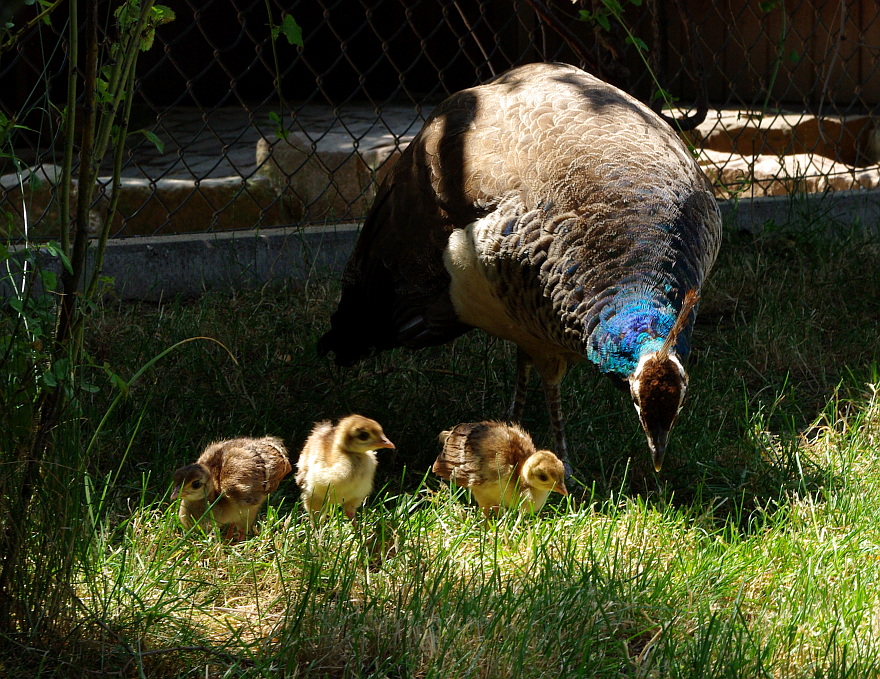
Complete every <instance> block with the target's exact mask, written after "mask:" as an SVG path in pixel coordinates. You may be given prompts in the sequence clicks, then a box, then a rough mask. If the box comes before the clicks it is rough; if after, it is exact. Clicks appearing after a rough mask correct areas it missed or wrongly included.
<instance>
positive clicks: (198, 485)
mask: <svg viewBox="0 0 880 679" xmlns="http://www.w3.org/2000/svg"><path fill="white" fill-rule="evenodd" d="M192 487H193V490H198V489H199V488H201V487H202V482H201V481H193V482H192Z"/></svg>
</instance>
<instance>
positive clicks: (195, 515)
mask: <svg viewBox="0 0 880 679" xmlns="http://www.w3.org/2000/svg"><path fill="white" fill-rule="evenodd" d="M291 469H292V467H291V465H290V460H289V459H288V454H287V448H285V447H284V442H283V441H282V440H281V439H279V438H275V437H274V436H266V437H263V438H259V439H255V438H238V439H231V440H228V441H219V442H217V443H212V444H211V445H209V446H208V447H207V448H205V452H203V453H202V454H201V455H200V456H199V459H198V460H197V461H196V463H195V464H191V465H187V466H186V467H181V468H180V469H178V470H177V471H175V472H174V492H173V494H172V496H171V499H172V500H175V499H177V498H180V509H179V510H178V515H179V516H180V521H181V523H182V524H183V525H184V526H185V527H186V528H192V527H193V526H194V525H195V524H196V523H199V525H201V526H202V528H204V529H208V528H210V526H211V521H212V520H213V521H214V522H216V523H217V525H220V526H228V527H227V530H226V538H227V539H233V538H237V539H243V538H245V537H247V535H248V534H249V533H250V532H251V530H252V528H253V525H254V521H255V520H256V517H257V512H258V511H259V510H260V507H261V506H262V505H263V503H264V502H265V501H266V498H267V497H268V495H269V493H273V492H275V491H276V490H278V484H280V483H281V480H282V479H283V478H284V477H285V476H287V474H289V473H290V471H291ZM218 498H219V499H218ZM211 505H213V507H212V508H211V511H210V513H209V512H208V508H209V507H211Z"/></svg>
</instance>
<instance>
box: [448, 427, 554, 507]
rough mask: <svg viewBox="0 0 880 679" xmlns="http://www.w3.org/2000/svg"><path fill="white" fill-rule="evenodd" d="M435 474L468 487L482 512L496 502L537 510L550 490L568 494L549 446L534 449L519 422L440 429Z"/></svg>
mask: <svg viewBox="0 0 880 679" xmlns="http://www.w3.org/2000/svg"><path fill="white" fill-rule="evenodd" d="M440 442H441V443H442V444H443V450H442V451H441V453H440V455H439V456H438V457H437V461H436V462H434V466H433V470H434V473H435V474H437V475H438V476H440V477H441V478H444V479H446V480H447V481H452V482H453V483H455V484H456V485H458V486H462V487H464V488H469V489H470V490H471V492H472V493H473V495H474V499H475V500H476V501H477V503H478V504H479V505H480V507H481V508H482V510H483V513H484V514H486V516H489V514H491V513H493V512H497V511H498V509H499V507H502V506H503V507H511V508H517V509H521V510H523V511H530V512H537V511H539V510H540V509H541V507H543V506H544V503H545V502H546V501H547V496H548V495H550V492H551V491H554V490H555V491H556V492H557V493H561V494H562V495H568V490H567V489H566V487H565V468H564V466H563V464H562V461H561V460H560V459H559V458H558V457H556V455H554V454H553V453H552V452H550V451H549V450H536V449H535V444H534V443H532V438H531V436H529V435H528V433H527V432H526V431H525V430H523V429H522V428H521V427H519V426H517V425H514V424H504V423H502V422H467V423H464V424H458V425H456V426H455V427H454V428H453V429H451V430H450V431H444V432H442V433H441V434H440Z"/></svg>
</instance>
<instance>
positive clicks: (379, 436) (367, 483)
mask: <svg viewBox="0 0 880 679" xmlns="http://www.w3.org/2000/svg"><path fill="white" fill-rule="evenodd" d="M380 448H394V444H393V443H391V441H389V440H388V437H386V436H385V433H384V432H383V431H382V427H381V426H380V425H379V423H378V422H376V421H375V420H371V419H369V418H367V417H363V416H361V415H349V416H348V417H346V418H343V419H342V420H340V421H339V423H338V424H336V426H334V425H333V424H332V423H331V422H330V421H329V420H325V421H323V422H318V423H317V424H316V425H315V426H314V428H313V429H312V433H311V434H309V438H308V439H307V440H306V443H305V446H303V449H302V452H301V453H300V455H299V461H298V462H297V465H296V468H297V472H296V482H297V484H298V485H299V487H300V488H301V489H302V500H303V506H304V507H305V508H306V509H308V510H309V511H310V512H311V516H312V520H315V519H316V518H318V517H322V516H323V514H324V513H325V512H326V511H327V507H328V506H329V505H336V504H340V505H342V507H343V509H344V510H345V515H346V516H347V517H348V518H349V519H351V520H352V522H353V521H354V516H355V512H356V511H357V508H358V507H360V506H361V505H362V504H363V503H364V500H366V499H367V496H368V495H369V494H370V492H372V490H373V477H374V475H375V473H376V465H377V460H376V450H378V449H380Z"/></svg>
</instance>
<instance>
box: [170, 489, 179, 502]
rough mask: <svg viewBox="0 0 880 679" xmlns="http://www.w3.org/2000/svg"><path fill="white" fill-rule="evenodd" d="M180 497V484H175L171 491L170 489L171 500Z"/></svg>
mask: <svg viewBox="0 0 880 679" xmlns="http://www.w3.org/2000/svg"><path fill="white" fill-rule="evenodd" d="M179 497H180V486H176V487H175V488H174V490H173V491H171V501H172V502H173V501H174V500H176V499H177V498H179Z"/></svg>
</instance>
